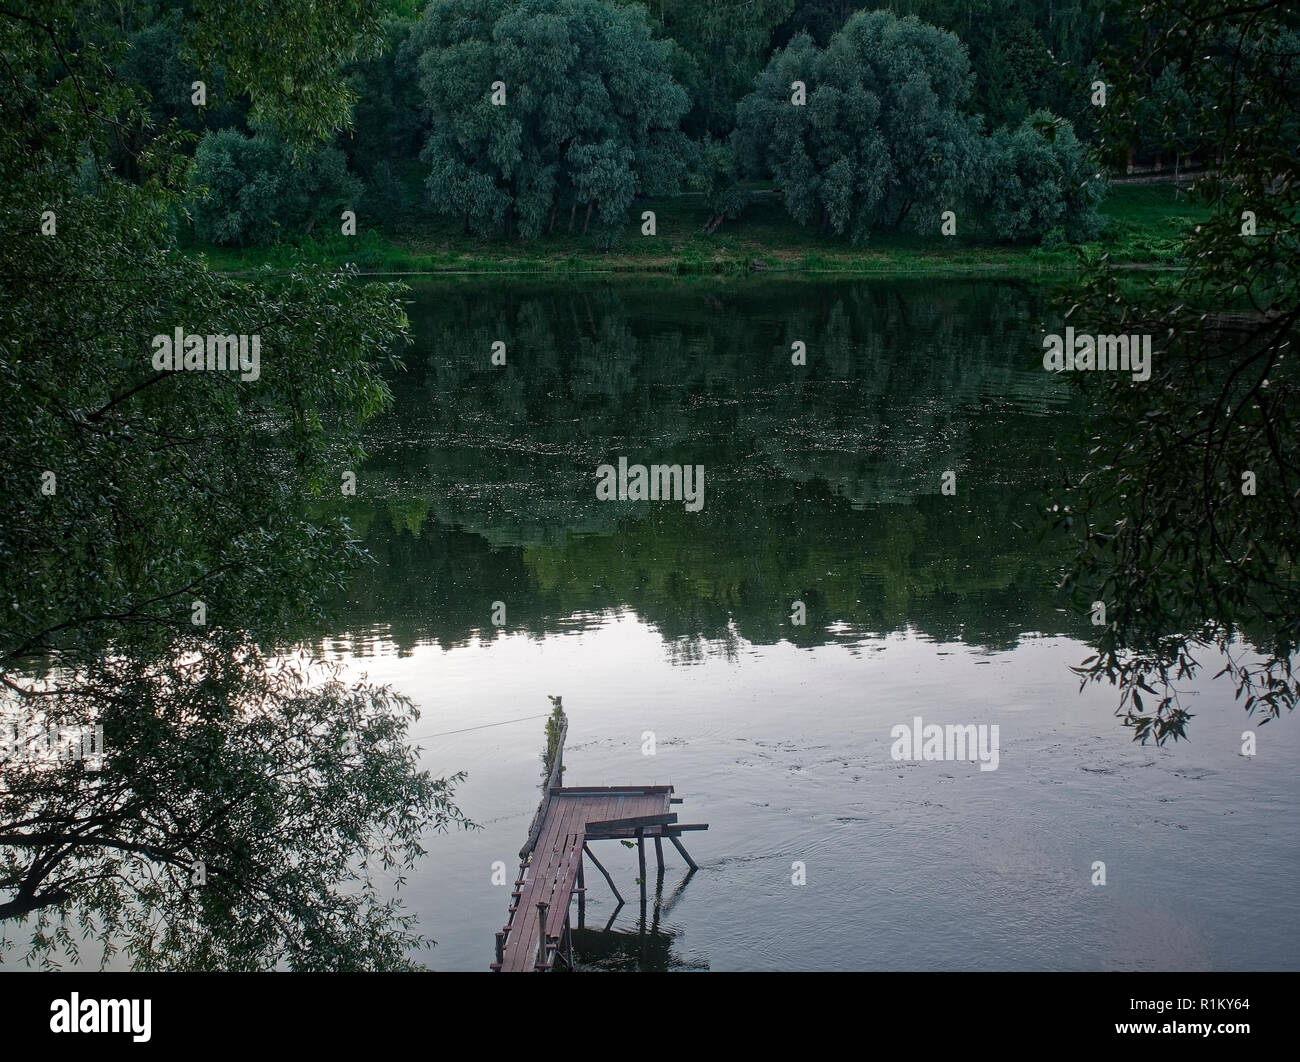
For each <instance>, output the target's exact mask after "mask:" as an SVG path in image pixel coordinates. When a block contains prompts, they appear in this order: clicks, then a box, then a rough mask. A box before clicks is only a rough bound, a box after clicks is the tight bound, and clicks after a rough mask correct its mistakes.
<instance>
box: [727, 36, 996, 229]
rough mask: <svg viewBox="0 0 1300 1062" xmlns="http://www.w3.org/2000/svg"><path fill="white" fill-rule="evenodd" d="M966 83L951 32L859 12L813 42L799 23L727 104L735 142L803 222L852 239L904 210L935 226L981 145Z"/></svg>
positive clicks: (888, 223) (899, 218)
mask: <svg viewBox="0 0 1300 1062" xmlns="http://www.w3.org/2000/svg"><path fill="white" fill-rule="evenodd" d="M970 87H971V73H970V61H969V59H968V57H967V55H966V49H965V48H964V47H963V45H962V43H961V42H960V41H959V40H958V39H957V38H956V37H955V36H954V35H953V34H951V33H948V32H946V31H944V30H940V29H937V28H935V27H934V26H929V25H926V24H925V23H923V22H920V21H918V20H917V19H915V18H911V17H909V18H903V19H900V18H897V17H895V16H894V15H892V14H890V13H888V12H885V11H873V12H871V13H858V14H856V15H854V16H853V17H852V18H850V19H849V20H848V22H847V23H845V25H844V28H843V29H841V30H840V31H839V32H838V33H836V34H835V35H834V36H833V37H832V38H831V40H830V42H829V43H828V44H827V46H826V47H825V48H824V49H822V48H818V47H817V46H816V44H814V43H813V40H812V38H811V37H810V36H808V35H807V34H806V33H801V34H799V35H798V36H797V37H795V38H794V39H793V40H792V41H791V42H790V44H789V45H788V46H787V47H785V48H783V49H781V50H780V51H779V52H777V53H776V54H774V55H773V56H772V59H771V60H770V62H769V63H768V65H767V68H766V69H765V70H764V71H763V72H762V74H760V75H759V77H758V78H757V80H756V83H755V88H754V91H753V92H752V93H751V94H750V95H749V96H747V97H745V99H744V100H742V101H741V103H740V106H739V107H738V108H737V133H736V137H737V145H738V152H739V154H740V157H741V159H742V160H743V161H744V163H745V165H746V167H747V169H748V170H749V172H750V173H752V174H755V175H764V174H770V175H771V177H772V178H773V179H774V180H775V182H776V184H777V187H778V188H779V189H780V191H781V194H782V196H783V197H784V199H785V203H786V207H787V209H788V210H789V211H790V214H791V216H792V217H794V218H795V219H796V220H797V221H799V222H801V223H803V224H815V225H817V226H818V227H819V228H821V229H823V230H824V229H830V230H832V231H834V232H836V233H839V234H843V233H847V234H848V235H849V236H850V237H851V238H852V240H853V241H854V242H861V241H863V240H865V239H866V238H867V234H868V233H869V232H870V231H871V229H873V228H880V227H893V228H897V227H899V226H901V225H903V223H904V222H906V221H908V220H909V219H911V221H912V222H914V223H918V224H920V225H922V226H923V227H924V226H929V225H931V224H933V226H934V228H935V229H936V230H937V228H938V218H939V215H940V214H941V213H942V211H943V210H945V209H947V208H948V207H950V206H951V205H952V204H953V203H954V202H955V200H956V196H957V194H958V193H959V191H960V188H961V177H962V175H963V173H964V172H965V171H967V170H968V169H969V168H970V166H971V163H972V160H974V159H976V158H977V157H978V153H979V150H980V141H979V120H978V119H977V118H974V117H972V116H969V115H967V114H965V113H963V111H962V105H963V104H964V103H965V101H966V99H967V97H968V96H969V94H970Z"/></svg>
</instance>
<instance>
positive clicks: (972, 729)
mask: <svg viewBox="0 0 1300 1062" xmlns="http://www.w3.org/2000/svg"><path fill="white" fill-rule="evenodd" d="M889 736H890V737H891V738H893V739H894V744H893V747H892V748H891V749H890V750H889V755H890V757H891V758H892V759H895V760H969V761H971V762H972V763H973V762H974V761H975V760H979V764H980V770H981V771H996V770H997V769H998V725H997V724H996V723H994V724H993V725H992V726H990V725H989V724H987V723H980V724H978V725H975V724H973V723H971V724H967V725H965V726H953V725H952V724H949V725H948V726H939V725H938V724H937V723H930V724H929V725H928V726H923V725H922V723H921V717H920V716H919V715H918V716H914V717H913V718H912V725H911V726H910V727H909V726H908V725H907V724H906V723H899V724H898V725H897V726H895V727H894V728H893V729H892V730H890V732H889Z"/></svg>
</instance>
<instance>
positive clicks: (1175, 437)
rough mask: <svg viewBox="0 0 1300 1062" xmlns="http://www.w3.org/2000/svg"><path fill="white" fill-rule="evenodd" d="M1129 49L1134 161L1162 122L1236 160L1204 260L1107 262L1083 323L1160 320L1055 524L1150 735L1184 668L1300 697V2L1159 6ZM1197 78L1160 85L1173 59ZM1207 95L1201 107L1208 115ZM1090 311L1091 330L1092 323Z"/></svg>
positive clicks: (1222, 184) (1115, 77)
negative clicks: (1172, 88) (1136, 271)
mask: <svg viewBox="0 0 1300 1062" xmlns="http://www.w3.org/2000/svg"><path fill="white" fill-rule="evenodd" d="M1141 15H1142V17H1141V19H1140V20H1135V22H1134V24H1133V26H1132V30H1133V36H1132V38H1131V39H1129V40H1126V41H1124V42H1123V44H1122V45H1121V46H1120V47H1118V48H1117V49H1116V51H1115V53H1114V54H1113V55H1112V56H1111V57H1110V59H1109V77H1108V81H1109V83H1110V84H1109V88H1110V102H1109V103H1108V105H1107V107H1106V112H1107V113H1106V116H1105V117H1106V125H1105V127H1104V128H1105V132H1106V139H1105V142H1104V146H1105V147H1106V149H1107V152H1108V154H1110V155H1111V157H1112V159H1113V161H1114V163H1115V164H1116V165H1123V163H1124V160H1125V158H1126V155H1127V148H1128V145H1129V144H1131V143H1133V142H1134V140H1135V139H1137V138H1138V137H1140V135H1141V134H1142V132H1143V129H1144V127H1145V128H1146V129H1152V128H1155V129H1156V130H1157V131H1158V130H1160V129H1162V128H1163V129H1177V128H1179V127H1180V126H1183V125H1187V126H1190V127H1191V128H1194V129H1196V130H1198V136H1199V137H1200V140H1201V142H1202V144H1204V145H1205V146H1206V147H1207V148H1209V149H1211V150H1213V151H1214V152H1215V153H1216V154H1218V155H1219V156H1220V157H1221V159H1222V162H1221V163H1220V164H1219V166H1218V168H1217V170H1216V171H1215V172H1214V173H1213V174H1211V175H1209V176H1207V177H1205V178H1203V179H1201V180H1199V181H1197V182H1196V185H1195V186H1194V189H1193V195H1194V196H1195V197H1196V198H1197V199H1198V200H1199V201H1200V202H1201V203H1202V204H1203V205H1204V206H1205V207H1206V208H1207V209H1208V211H1209V213H1210V217H1209V219H1208V220H1207V221H1205V222H1203V223H1202V224H1200V225H1198V226H1197V227H1196V229H1195V231H1193V232H1190V233H1188V234H1187V236H1186V239H1185V244H1184V246H1183V248H1182V256H1181V257H1182V259H1183V262H1184V264H1185V267H1186V268H1185V269H1184V270H1183V271H1181V272H1180V273H1178V274H1176V275H1174V276H1172V277H1170V276H1159V275H1139V276H1136V277H1134V276H1131V275H1127V274H1126V275H1121V273H1120V270H1118V269H1116V268H1114V267H1112V266H1111V265H1110V263H1109V262H1108V261H1106V260H1102V261H1100V262H1098V263H1097V264H1096V266H1095V268H1093V269H1092V270H1091V271H1090V272H1089V274H1088V275H1087V278H1086V283H1085V284H1084V285H1082V286H1081V288H1080V290H1078V291H1076V292H1075V293H1074V295H1075V298H1076V300H1077V306H1076V308H1075V310H1074V311H1073V312H1072V313H1071V323H1072V324H1074V325H1075V327H1076V328H1077V329H1078V330H1079V331H1084V330H1092V329H1094V328H1095V329H1096V330H1097V331H1099V332H1105V333H1112V334H1113V333H1149V334H1150V335H1152V336H1153V337H1154V339H1155V343H1156V350H1155V356H1154V359H1153V360H1154V368H1153V370H1152V373H1151V377H1150V379H1149V380H1148V381H1147V382H1146V383H1142V384H1135V383H1133V382H1131V381H1130V380H1129V379H1128V376H1127V374H1116V373H1089V374H1078V375H1081V376H1083V377H1085V378H1087V379H1086V383H1087V384H1088V385H1089V387H1090V389H1091V390H1094V391H1096V392H1097V397H1098V407H1097V408H1098V411H1099V415H1098V420H1097V424H1096V431H1095V434H1094V436H1093V438H1092V439H1090V440H1088V441H1087V443H1086V444H1085V445H1086V447H1087V450H1086V452H1087V453H1088V455H1089V459H1090V464H1091V466H1092V470H1091V471H1090V472H1089V473H1088V474H1087V475H1086V476H1083V477H1082V478H1081V479H1080V480H1079V481H1078V482H1072V483H1068V484H1066V485H1064V486H1063V488H1062V490H1061V492H1060V496H1059V498H1058V501H1057V502H1056V505H1055V508H1054V510H1053V513H1052V515H1053V518H1054V519H1056V520H1057V521H1059V522H1060V523H1061V524H1063V525H1066V526H1068V528H1069V529H1070V531H1071V532H1072V533H1074V534H1075V535H1077V536H1078V546H1079V552H1078V556H1077V559H1076V561H1075V563H1074V565H1073V566H1072V568H1071V571H1070V573H1069V583H1070V585H1071V587H1072V589H1073V590H1074V592H1075V593H1076V594H1077V596H1078V599H1079V602H1080V604H1081V605H1082V607H1084V608H1086V609H1092V610H1093V611H1094V614H1098V615H1100V613H1099V612H1098V610H1097V609H1096V606H1095V604H1094V603H1100V604H1101V605H1103V606H1105V615H1104V620H1105V622H1104V624H1103V625H1102V628H1101V630H1100V631H1099V637H1098V638H1097V642H1096V652H1095V653H1094V654H1093V655H1092V656H1091V657H1090V658H1089V659H1087V660H1086V661H1084V662H1083V663H1082V664H1081V665H1080V669H1079V670H1080V674H1081V675H1082V676H1083V680H1084V682H1105V683H1109V684H1113V685H1115V686H1116V687H1117V688H1118V690H1119V697H1120V705H1119V714H1120V715H1121V716H1122V717H1123V719H1124V722H1125V723H1126V724H1127V725H1129V726H1131V727H1133V730H1134V737H1135V738H1136V739H1139V740H1142V741H1146V740H1149V739H1154V740H1155V741H1157V742H1163V741H1165V740H1167V739H1169V738H1171V737H1172V738H1174V739H1178V738H1181V737H1184V736H1185V733H1186V727H1187V724H1188V721H1189V719H1190V718H1191V713H1189V711H1188V710H1187V705H1186V702H1185V701H1184V699H1183V691H1184V689H1185V687H1184V686H1183V683H1184V682H1185V681H1186V680H1187V679H1188V678H1189V677H1190V676H1191V675H1194V674H1196V673H1197V671H1199V670H1200V668H1201V667H1202V666H1203V665H1204V663H1205V662H1206V661H1207V660H1211V661H1217V663H1215V665H1214V666H1216V667H1219V666H1221V671H1220V674H1221V675H1226V676H1227V678H1228V680H1229V681H1230V682H1231V683H1232V686H1233V689H1234V696H1235V697H1236V699H1237V700H1238V701H1239V702H1240V704H1241V705H1242V706H1243V707H1244V708H1245V709H1246V711H1247V712H1248V713H1249V714H1250V715H1252V716H1254V717H1255V718H1257V719H1258V720H1260V721H1262V722H1267V721H1268V720H1269V719H1272V718H1274V717H1276V716H1278V715H1280V714H1281V713H1282V712H1283V711H1289V710H1291V709H1292V708H1293V707H1294V706H1295V703H1296V700H1297V698H1298V697H1300V682H1298V681H1297V677H1296V675H1295V672H1294V669H1293V666H1292V659H1293V657H1294V654H1295V653H1296V651H1297V649H1300V569H1298V568H1297V559H1298V558H1300V466H1298V465H1297V462H1296V459H1295V456H1296V453H1297V449H1298V447H1300V430H1298V429H1300V425H1298V423H1297V416H1296V413H1297V410H1298V409H1300V378H1298V377H1297V373H1296V355H1295V344H1296V341H1297V339H1300V241H1298V240H1297V237H1296V227H1295V224H1296V218H1297V217H1300V117H1298V116H1300V77H1297V63H1296V60H1297V56H1300V12H1297V10H1296V9H1295V7H1294V5H1292V4H1288V3H1285V2H1267V0H1266V2H1263V3H1258V4H1250V5H1243V6H1240V7H1235V8H1233V7H1224V5H1223V4H1221V3H1218V2H1216V0H1190V2H1186V3H1184V2H1181V0H1180V2H1174V0H1155V2H1153V3H1149V4H1146V5H1145V6H1144V7H1143V8H1142V11H1141ZM1171 67H1172V68H1176V69H1178V70H1180V71H1181V72H1182V84H1181V91H1179V92H1177V93H1167V94H1163V95H1157V96H1155V97H1152V96H1150V95H1149V94H1148V93H1147V92H1146V86H1148V85H1150V84H1152V83H1153V82H1156V81H1158V79H1159V74H1160V72H1162V71H1164V70H1168V69H1170V68H1171ZM1189 110H1190V114H1191V117H1190V120H1189ZM1085 322H1086V323H1085Z"/></svg>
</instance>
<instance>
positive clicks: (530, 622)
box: [336, 281, 1082, 663]
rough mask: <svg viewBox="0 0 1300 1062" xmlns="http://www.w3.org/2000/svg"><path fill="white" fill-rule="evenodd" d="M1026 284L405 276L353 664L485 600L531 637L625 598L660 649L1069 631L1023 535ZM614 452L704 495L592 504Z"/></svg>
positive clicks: (1033, 465) (1069, 418) (470, 629)
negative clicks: (539, 283)
mask: <svg viewBox="0 0 1300 1062" xmlns="http://www.w3.org/2000/svg"><path fill="white" fill-rule="evenodd" d="M1041 299H1042V297H1041V295H1039V294H1037V293H1035V292H1034V291H1032V290H1029V289H1024V288H1020V287H1017V286H1014V285H1010V284H997V285H992V284H987V283H985V284H978V283H970V284H948V285H944V286H943V287H942V288H941V289H938V290H936V289H935V288H934V287H933V285H931V286H928V287H927V286H923V285H915V284H897V283H895V284H882V283H864V282H860V281H859V282H846V283H824V284H789V283H786V284H782V285H781V286H780V287H779V288H772V287H767V286H763V285H761V284H759V285H755V284H753V283H749V284H739V283H738V284H734V285H726V284H717V283H714V284H712V285H708V286H698V287H697V286H691V285H686V286H683V285H681V284H680V283H678V284H674V285H673V286H665V287H663V288H662V289H655V288H650V289H647V288H645V287H644V286H641V287H635V288H632V287H626V286H622V285H617V284H610V285H607V286H605V287H601V288H597V289H594V290H592V289H590V288H583V289H578V288H575V289H572V290H565V289H561V290H558V291H557V290H554V289H546V290H537V291H529V290H528V289H527V288H526V287H525V288H524V289H522V290H521V289H520V288H518V287H514V286H512V287H510V288H508V289H503V288H501V287H500V286H498V285H490V286H489V285H482V284H480V285H470V286H466V287H458V288H453V289H451V290H450V291H449V290H447V289H446V288H439V289H436V290H434V289H425V290H423V291H420V290H418V289H417V292H416V299H415V302H414V305H413V307H412V320H413V323H414V325H415V329H416V343H415V345H414V347H413V349H412V350H410V351H408V352H407V354H406V361H407V364H408V366H409V372H408V373H407V374H405V375H404V376H403V377H401V378H399V379H398V380H397V381H395V391H396V394H397V405H396V408H395V409H394V411H393V413H392V414H391V415H390V416H388V417H387V418H386V420H385V421H384V423H383V424H381V425H380V426H379V427H378V428H377V429H376V431H375V433H374V435H373V436H372V438H371V442H370V450H371V452H372V454H373V455H374V456H373V457H372V458H371V460H370V461H369V463H368V465H367V466H366V469H365V471H364V473H363V489H362V490H361V491H360V497H359V498H357V499H349V500H348V503H347V504H348V512H349V514H350V517H351V518H352V521H353V526H354V528H355V529H356V530H357V531H358V533H359V534H360V536H361V537H362V539H363V541H364V543H365V545H366V547H367V548H368V549H369V550H370V551H371V553H372V554H373V555H374V556H375V558H376V559H377V560H378V561H379V564H378V565H377V566H374V567H372V568H370V569H368V570H366V571H363V572H362V573H361V574H360V575H359V576H358V577H357V579H356V581H355V582H354V583H353V586H352V588H351V593H350V594H349V595H348V596H347V599H346V601H343V602H341V603H340V604H341V608H342V610H343V611H342V616H343V619H342V628H341V629H342V632H345V633H346V636H347V638H348V641H349V644H350V645H351V647H352V648H353V651H355V652H359V653H365V652H368V651H371V650H372V649H373V647H374V643H375V641H376V640H377V639H378V640H380V641H385V642H387V641H391V642H392V643H394V644H395V645H396V646H397V647H398V648H399V650H401V651H409V650H410V649H411V648H412V647H413V646H415V645H417V644H421V643H425V642H432V643H436V644H439V645H442V646H455V645H464V644H467V642H468V641H469V640H471V639H473V638H477V637H484V636H488V637H490V636H492V635H494V634H495V632H496V628H495V627H494V625H493V623H492V612H493V603H494V602H497V601H500V602H503V603H504V604H505V609H506V623H505V624H504V625H503V626H504V627H506V628H508V629H510V630H513V631H518V630H521V629H523V630H527V631H530V632H533V633H534V634H536V635H538V636H542V635H545V634H548V633H559V632H562V631H572V630H575V629H577V630H582V629H589V628H590V627H591V626H592V625H593V624H594V623H596V622H599V620H600V619H601V617H606V616H608V615H610V614H611V613H620V612H622V611H624V610H631V611H632V612H634V613H636V614H637V615H638V616H640V617H641V618H643V619H645V620H647V621H648V622H650V623H651V624H653V625H654V626H655V628H656V629H657V630H658V631H659V632H660V633H661V635H662V637H663V639H664V645H665V651H666V652H667V653H669V654H670V655H671V656H672V657H673V658H674V659H675V660H677V661H679V662H683V663H689V662H692V661H696V660H699V659H701V658H702V657H703V656H704V655H705V654H707V653H721V654H723V655H726V654H728V653H734V652H735V649H736V646H737V644H738V640H744V641H747V642H750V643H755V644H770V643H773V642H776V641H779V640H781V639H789V640H791V641H793V642H795V643H796V644H799V645H805V646H812V645H819V644H823V643H827V642H839V643H844V644H847V645H850V646H860V645H861V644H862V643H863V640H864V639H865V638H867V637H868V636H871V635H879V634H882V633H887V632H891V631H899V630H905V629H913V630H917V631H921V632H924V633H926V634H929V635H931V636H932V637H934V638H935V639H937V640H962V641H965V642H967V643H969V644H974V645H980V646H986V647H988V648H1005V647H1007V646H1011V645H1014V644H1015V643H1016V641H1017V639H1018V638H1019V636H1020V635H1021V634H1022V633H1024V632H1027V631H1036V632H1047V633H1062V632H1076V633H1078V632H1081V631H1082V628H1081V626H1080V625H1079V623H1078V622H1077V621H1076V620H1075V619H1073V618H1072V617H1068V616H1066V615H1065V614H1064V612H1063V609H1062V601H1061V599H1060V597H1059V595H1058V593H1057V590H1056V579H1057V573H1058V572H1059V570H1060V567H1061V565H1062V563H1063V556H1062V554H1061V552H1060V550H1061V546H1062V544H1061V543H1059V542H1048V543H1040V542H1039V541H1038V540H1037V538H1036V536H1035V535H1034V534H1033V533H1032V524H1033V519H1034V505H1035V503H1036V502H1037V501H1038V500H1039V499H1040V497H1041V495H1040V490H1041V488H1042V487H1043V486H1044V484H1046V483H1047V482H1048V481H1049V480H1051V479H1052V478H1053V477H1054V476H1056V475H1057V472H1058V468H1059V464H1060V462H1061V454H1062V453H1065V452H1068V450H1069V447H1070V445H1071V440H1072V439H1073V438H1075V437H1077V435H1078V431H1079V424H1080V414H1079V412H1078V410H1077V409H1076V408H1074V407H1073V406H1072V405H1071V403H1070V400H1069V396H1068V394H1067V392H1066V391H1065V390H1064V389H1063V388H1062V387H1061V385H1060V383H1059V382H1058V381H1056V380H1054V379H1053V378H1052V377H1051V376H1050V375H1049V374H1045V373H1043V372H1042V369H1041V366H1040V364H1039V362H1038V360H1037V356H1036V354H1035V351H1034V347H1035V345H1036V343H1037V332H1036V322H1037V321H1038V320H1039V316H1040V313H1041V309H1042V305H1041ZM796 341H798V342H802V343H804V344H805V345H806V347H807V352H808V363H807V365H806V366H797V365H792V364H791V345H792V344H793V343H795V342H796ZM496 342H502V343H504V344H505V345H506V351H507V362H506V365H504V366H493V365H492V364H491V361H490V353H491V350H492V345H493V344H494V343H496ZM620 456H626V457H627V458H628V460H629V462H643V463H646V464H649V463H652V462H662V463H680V464H688V463H689V464H695V465H703V466H704V468H705V470H706V477H707V489H706V495H705V497H706V502H705V506H704V509H703V510H702V511H700V512H688V511H686V508H685V506H684V505H682V504H681V503H678V502H669V501H664V502H636V501H628V502H620V501H613V502H609V501H599V500H597V498H596V492H595V483H596V477H595V473H596V469H597V467H598V466H599V465H601V464H603V463H606V462H611V463H616V462H617V460H618V458H619V457H620ZM945 472H952V473H954V475H955V485H956V493H955V495H953V496H949V495H945V494H944V493H942V489H941V488H942V482H943V474H944V473H945ZM796 602H802V604H803V612H804V614H805V620H806V621H805V622H804V623H803V624H799V623H797V622H795V621H794V620H793V619H792V616H793V615H794V614H795V612H796V605H795V603H796ZM377 625H382V629H381V628H380V627H379V626H377ZM336 633H339V632H338V631H336Z"/></svg>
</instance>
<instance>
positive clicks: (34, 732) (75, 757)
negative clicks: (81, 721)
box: [0, 722, 104, 771]
mask: <svg viewBox="0 0 1300 1062" xmlns="http://www.w3.org/2000/svg"><path fill="white" fill-rule="evenodd" d="M76 761H80V762H81V764H82V766H83V767H84V768H85V769H86V770H88V771H98V770H100V769H101V768H102V767H103V766H104V728H103V726H101V725H96V726H93V727H91V726H85V725H81V726H55V725H53V724H49V723H37V724H26V723H18V722H0V767H3V766H6V765H9V764H15V763H35V764H59V763H69V762H76Z"/></svg>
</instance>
